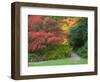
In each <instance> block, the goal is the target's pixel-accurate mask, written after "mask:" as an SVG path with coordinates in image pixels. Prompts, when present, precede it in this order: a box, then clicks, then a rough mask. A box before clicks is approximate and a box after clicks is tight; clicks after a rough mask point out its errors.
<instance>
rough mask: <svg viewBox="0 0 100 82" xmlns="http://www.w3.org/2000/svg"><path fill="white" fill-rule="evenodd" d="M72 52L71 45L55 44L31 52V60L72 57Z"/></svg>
mask: <svg viewBox="0 0 100 82" xmlns="http://www.w3.org/2000/svg"><path fill="white" fill-rule="evenodd" d="M71 52H72V47H71V46H69V45H55V46H48V47H46V48H44V49H41V50H38V51H37V52H34V54H29V57H28V58H29V62H38V61H45V60H54V59H61V58H66V57H70V56H71Z"/></svg>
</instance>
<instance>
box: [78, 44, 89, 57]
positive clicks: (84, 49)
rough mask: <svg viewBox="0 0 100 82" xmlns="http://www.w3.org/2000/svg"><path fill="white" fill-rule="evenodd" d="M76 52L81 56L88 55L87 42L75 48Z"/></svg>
mask: <svg viewBox="0 0 100 82" xmlns="http://www.w3.org/2000/svg"><path fill="white" fill-rule="evenodd" d="M77 53H78V55H79V56H81V57H82V58H87V57H88V50H87V42H86V43H85V44H84V46H82V47H81V48H79V49H78V50H77Z"/></svg>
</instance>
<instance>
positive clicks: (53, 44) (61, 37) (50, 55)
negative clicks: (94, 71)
mask: <svg viewBox="0 0 100 82" xmlns="http://www.w3.org/2000/svg"><path fill="white" fill-rule="evenodd" d="M87 22H88V21H87V18H84V17H65V16H38V15H29V16H28V63H29V66H41V65H64V64H86V63H87V57H88V54H87V51H88V48H87V34H88V33H87V28H88V27H87V26H88V25H87ZM37 62H38V63H37ZM39 62H42V64H41V63H39Z"/></svg>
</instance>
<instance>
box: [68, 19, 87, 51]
mask: <svg viewBox="0 0 100 82" xmlns="http://www.w3.org/2000/svg"><path fill="white" fill-rule="evenodd" d="M70 33H71V36H70V39H69V42H70V45H72V46H73V48H74V50H77V49H78V48H80V47H82V46H83V45H84V43H85V42H86V41H87V18H82V19H81V20H80V22H79V24H77V25H76V26H75V27H73V28H71V29H70Z"/></svg>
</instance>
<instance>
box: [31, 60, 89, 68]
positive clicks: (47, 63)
mask: <svg viewBox="0 0 100 82" xmlns="http://www.w3.org/2000/svg"><path fill="white" fill-rule="evenodd" d="M87 63H88V61H87V59H83V58H81V59H80V60H71V59H57V60H49V61H42V62H34V63H29V66H53V65H77V64H87Z"/></svg>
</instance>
